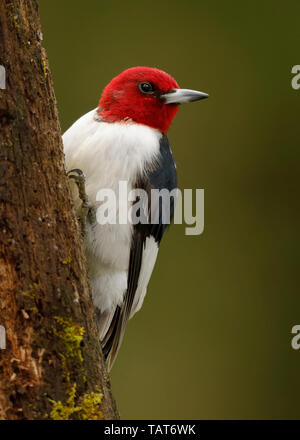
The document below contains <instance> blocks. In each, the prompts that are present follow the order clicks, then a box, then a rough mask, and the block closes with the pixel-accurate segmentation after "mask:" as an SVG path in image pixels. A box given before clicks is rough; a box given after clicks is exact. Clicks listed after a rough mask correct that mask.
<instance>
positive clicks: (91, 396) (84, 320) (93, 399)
mask: <svg viewBox="0 0 300 440" xmlns="http://www.w3.org/2000/svg"><path fill="white" fill-rule="evenodd" d="M41 39H42V34H41V28H40V23H39V16H38V6H37V1H36V0H0V44H1V46H0V64H1V65H3V66H4V67H5V69H6V79H7V82H6V90H0V127H1V131H0V325H2V326H5V329H6V336H7V348H6V350H0V419H48V418H54V419H56V418H63V419H76V418H77V419H78V418H79V419H85V418H96V419H97V418H101V417H102V413H103V417H104V418H105V419H116V418H118V413H117V410H116V406H115V403H114V400H113V398H112V395H111V391H110V386H109V380H108V376H107V373H106V370H105V366H104V362H103V358H102V353H101V349H100V345H99V342H98V338H97V326H96V321H95V317H94V309H93V307H92V304H91V297H90V291H89V286H88V282H87V276H86V268H85V259H84V253H83V246H82V239H81V237H80V233H79V228H78V224H77V221H76V218H75V214H74V209H73V205H72V202H71V197H70V191H69V187H68V180H67V177H66V176H65V171H64V165H63V151H62V142H61V134H60V127H59V122H58V115H57V110H56V102H55V96H54V92H53V87H52V81H51V76H50V72H49V69H48V62H47V58H46V55H45V51H44V49H43V48H42V46H41ZM101 394H103V398H102V401H101V404H100V400H101Z"/></svg>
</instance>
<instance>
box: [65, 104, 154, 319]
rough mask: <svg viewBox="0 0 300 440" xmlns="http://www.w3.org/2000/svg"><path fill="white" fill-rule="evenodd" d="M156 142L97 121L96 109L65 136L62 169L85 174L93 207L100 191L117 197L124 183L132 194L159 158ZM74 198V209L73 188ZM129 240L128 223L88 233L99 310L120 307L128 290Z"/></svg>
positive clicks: (147, 131) (140, 130)
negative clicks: (120, 182)
mask: <svg viewBox="0 0 300 440" xmlns="http://www.w3.org/2000/svg"><path fill="white" fill-rule="evenodd" d="M160 137H161V133H160V132H159V131H158V130H155V129H152V128H150V127H147V126H145V125H141V124H136V123H133V122H130V121H127V122H120V123H117V122H114V123H106V122H102V121H99V118H97V113H96V110H92V111H91V112H89V113H87V114H86V115H84V116H82V117H81V118H80V119H78V120H77V121H76V122H75V123H74V124H73V125H72V126H71V127H70V128H69V129H68V130H67V131H66V132H65V134H64V135H63V143H64V151H65V158H66V169H67V170H70V169H72V168H79V169H81V170H82V171H83V172H84V174H85V177H86V192H87V195H88V197H89V200H90V202H92V203H93V204H94V205H95V206H97V202H96V195H97V192H98V191H99V190H100V189H103V188H110V189H113V190H115V193H116V196H117V195H118V193H117V190H118V186H119V181H121V180H123V181H127V182H128V190H129V191H130V189H131V188H132V185H133V184H134V183H135V179H136V177H137V175H138V174H139V173H142V172H143V170H144V169H145V166H146V164H148V165H149V164H151V163H152V162H154V161H155V160H156V159H157V157H158V155H159V140H160ZM73 196H74V201H75V206H76V208H77V209H78V208H79V207H80V205H81V202H80V200H79V198H78V192H77V189H76V188H75V186H74V188H73ZM117 201H118V198H117ZM131 237H132V226H131V225H130V224H127V225H118V224H117V225H99V224H96V225H95V227H93V228H89V230H88V233H87V237H86V238H85V244H86V249H87V258H88V266H89V274H90V278H91V284H92V287H93V298H94V303H95V305H96V306H98V307H99V308H100V309H101V310H102V311H103V310H107V309H111V308H112V309H113V308H114V307H115V305H116V304H121V303H122V299H123V294H124V292H125V290H126V287H127V269H128V263H129V253H130V245H131ZM151 271H152V270H151ZM143 272H144V271H143ZM143 275H144V273H143ZM143 278H144V276H143ZM145 278H146V279H144V280H143V289H141V290H142V291H145V288H146V286H145V284H146V282H145V281H146V280H147V282H148V281H149V279H148V276H146V277H145ZM141 294H142V292H141ZM138 306H139V304H137V303H136V307H138Z"/></svg>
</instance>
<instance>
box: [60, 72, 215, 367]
mask: <svg viewBox="0 0 300 440" xmlns="http://www.w3.org/2000/svg"><path fill="white" fill-rule="evenodd" d="M207 97H208V95H207V94H206V93H203V92H199V91H195V90H190V89H181V88H179V85H178V84H177V82H176V81H175V79H174V78H172V77H171V76H170V75H169V74H167V73H166V72H163V71H162V70H159V69H156V68H150V67H133V68H129V69H127V70H125V71H123V72H122V73H121V74H119V75H118V76H116V77H115V78H113V79H112V80H111V82H110V83H109V84H108V85H107V86H106V87H105V88H104V90H103V93H102V96H101V98H100V101H99V105H98V107H97V108H96V109H94V110H92V111H90V112H88V113H87V114H85V115H84V116H82V117H81V118H80V119H78V120H77V121H76V122H75V123H74V124H73V125H72V126H71V127H70V128H69V129H68V130H67V131H66V132H65V133H64V135H63V145H64V152H65V160H66V169H67V171H68V172H69V177H72V178H73V179H74V180H75V183H76V184H77V188H76V185H73V188H72V194H73V198H74V203H75V208H76V210H77V213H78V216H79V217H80V219H81V223H82V225H85V227H84V229H83V231H84V244H85V251H86V257H87V264H88V275H89V280H90V285H91V290H92V299H93V303H94V306H95V310H96V315H97V318H98V323H99V338H100V340H101V344H102V349H103V353H104V356H105V358H106V360H107V367H108V370H110V369H111V367H112V365H113V362H114V360H115V358H116V355H117V353H118V350H119V348H120V345H121V342H122V339H123V336H124V331H125V328H126V324H127V321H128V319H130V318H131V317H132V316H133V315H134V314H135V313H136V312H137V311H138V310H139V309H140V308H141V306H142V304H143V301H144V298H145V295H146V290H147V286H148V283H149V280H150V277H151V274H152V271H153V268H154V265H155V261H156V258H157V253H158V249H159V245H160V242H161V239H162V236H163V234H164V231H165V230H166V228H167V224H164V223H163V222H162V217H161V215H159V221H158V222H157V223H155V224H152V223H151V221H150V218H151V216H150V214H151V212H150V211H151V209H153V204H151V206H150V205H148V206H147V207H145V210H146V211H147V212H146V216H147V219H148V220H147V223H146V224H134V225H133V224H130V222H128V223H127V224H119V223H120V222H119V223H118V221H117V222H116V224H114V225H112V224H99V222H97V219H96V216H95V210H96V209H97V207H98V206H99V202H98V201H97V192H98V191H99V190H100V189H102V188H108V189H111V190H113V191H115V193H116V195H117V192H118V185H119V183H120V182H121V181H125V182H127V184H128V187H129V190H130V189H134V188H141V189H143V190H144V191H146V193H147V194H149V197H150V191H151V189H153V188H154V189H157V190H161V189H167V190H169V191H172V190H174V189H176V188H177V174H176V166H175V162H174V159H173V155H172V152H171V149H170V146H169V142H168V138H167V136H166V134H167V131H168V129H169V127H170V124H171V122H172V120H173V118H174V116H175V115H176V113H177V111H178V105H179V104H181V103H185V102H191V101H197V100H200V99H203V98H207ZM78 189H79V191H78ZM117 197H118V196H117ZM133 203H134V202H128V209H129V208H130V206H132V204H133ZM157 203H158V204H159V201H158V202H157ZM154 209H158V210H159V209H160V208H159V207H158V206H157V207H156V208H155V207H154ZM173 214H174V203H173V202H172V200H171V201H170V217H171V219H172V217H173ZM117 220H118V219H117Z"/></svg>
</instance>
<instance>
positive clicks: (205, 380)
mask: <svg viewBox="0 0 300 440" xmlns="http://www.w3.org/2000/svg"><path fill="white" fill-rule="evenodd" d="M40 12H41V20H42V25H43V33H44V45H45V47H46V49H47V53H48V57H49V61H50V66H51V70H52V74H53V78H54V85H55V91H56V96H57V100H58V107H59V112H60V119H61V124H62V128H63V130H65V129H66V128H67V127H68V126H69V125H70V124H71V123H72V122H73V121H74V120H75V119H77V118H78V117H79V116H81V115H82V114H83V113H85V112H87V111H88V110H90V109H92V108H94V107H96V106H97V103H98V99H99V97H100V94H101V90H102V88H103V87H104V86H105V85H106V84H107V82H109V80H110V79H111V78H112V77H113V76H115V75H117V74H118V73H119V72H121V71H122V70H124V69H126V68H127V67H131V66H136V65H147V66H152V67H154V66H155V67H159V68H161V69H163V70H166V71H167V72H169V73H170V74H171V75H173V76H174V77H175V78H176V79H177V81H178V82H179V84H180V85H181V86H182V87H185V88H195V89H200V90H202V91H205V92H208V93H210V95H211V97H210V98H209V99H208V100H205V101H201V102H198V103H193V104H189V105H185V106H182V107H180V111H179V114H178V116H177V117H176V119H175V121H174V123H173V127H172V128H171V130H170V132H169V139H170V141H171V144H172V148H173V152H174V155H175V159H176V162H177V166H178V173H179V183H180V187H181V188H204V189H205V231H204V233H203V235H200V236H196V237H195V236H186V235H185V234H184V226H178V225H176V226H173V227H172V228H171V229H170V231H169V232H168V233H167V236H166V237H165V239H164V240H163V243H162V246H161V252H160V255H159V258H158V264H157V266H156V269H155V271H154V274H153V277H152V280H151V282H150V285H149V289H148V295H147V297H146V300H145V303H144V306H143V308H142V311H141V312H140V313H138V314H137V315H136V316H135V318H134V319H133V320H132V321H130V323H129V325H128V329H127V333H126V336H125V340H124V343H123V346H122V348H121V351H120V354H119V357H118V359H117V362H116V364H115V366H114V368H113V371H112V386H113V391H114V395H115V397H116V400H117V403H118V407H119V410H120V413H121V417H122V418H124V419H125V418H128V419H134V418H138V419H139V418H144V419H163V418H167V419H187V418H190V419H203V418H209V419H211V418H299V410H300V403H299V395H300V374H299V371H300V351H295V350H292V348H291V328H292V326H293V325H295V324H300V297H299V291H298V289H299V245H300V240H299V233H298V228H299V220H300V219H299V217H300V210H299V178H298V176H299V165H300V163H299V162H300V160H299V141H300V123H299V116H300V90H298V91H296V90H293V89H292V87H291V79H292V76H293V75H292V74H291V68H292V66H293V65H295V64H300V51H299V44H300V26H299V15H300V3H299V0H294V1H291V0H287V1H285V2H275V3H274V2H273V1H259V2H258V1H251V2H250V1H244V2H238V1H232V0H229V1H221V0H219V1H214V0H209V1H208V0H205V1H200V0H198V1H192V0H189V1H185V2H184V1H179V0H172V1H171V0H169V1H162V0H161V1H157V0H152V1H150V2H146V1H142V0H130V1H127V2H124V1H121V0H105V1H104V0H97V1H96V0H89V1H86V2H82V1H79V0H72V1H71V0H64V1H61V0H51V1H49V0H40Z"/></svg>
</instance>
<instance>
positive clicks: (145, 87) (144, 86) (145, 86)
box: [139, 82, 154, 94]
mask: <svg viewBox="0 0 300 440" xmlns="http://www.w3.org/2000/svg"><path fill="white" fill-rule="evenodd" d="M139 89H140V91H141V92H142V93H148V94H149V93H153V92H154V87H153V85H152V84H151V83H149V82H142V83H139Z"/></svg>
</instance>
